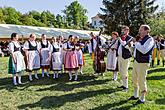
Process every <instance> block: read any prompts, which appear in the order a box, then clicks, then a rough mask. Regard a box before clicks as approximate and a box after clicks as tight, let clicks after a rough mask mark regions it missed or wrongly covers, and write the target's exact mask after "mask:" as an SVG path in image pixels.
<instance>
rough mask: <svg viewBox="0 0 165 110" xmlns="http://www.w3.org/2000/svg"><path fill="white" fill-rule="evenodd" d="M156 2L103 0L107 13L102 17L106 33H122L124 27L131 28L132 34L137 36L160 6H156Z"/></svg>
mask: <svg viewBox="0 0 165 110" xmlns="http://www.w3.org/2000/svg"><path fill="white" fill-rule="evenodd" d="M154 2H155V0H103V5H104V6H105V8H101V10H102V11H103V12H104V13H105V14H102V15H100V17H101V18H102V19H103V21H104V24H105V29H106V31H105V33H107V34H110V33H111V32H112V31H120V27H121V26H122V25H128V26H130V28H131V34H132V35H134V36H135V35H136V34H137V32H138V28H139V26H140V25H141V24H145V23H147V19H148V17H150V16H151V15H152V14H153V13H154V12H155V10H156V9H157V8H158V6H154V5H153V3H154Z"/></svg>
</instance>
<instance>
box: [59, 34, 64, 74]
mask: <svg viewBox="0 0 165 110" xmlns="http://www.w3.org/2000/svg"><path fill="white" fill-rule="evenodd" d="M58 44H59V46H60V50H59V51H60V52H61V55H62V63H63V64H64V57H65V50H63V48H64V37H63V36H59V37H58ZM64 73H66V72H65V70H64Z"/></svg>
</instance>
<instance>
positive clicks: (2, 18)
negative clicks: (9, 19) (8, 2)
mask: <svg viewBox="0 0 165 110" xmlns="http://www.w3.org/2000/svg"><path fill="white" fill-rule="evenodd" d="M0 23H5V21H4V15H3V9H2V8H0Z"/></svg>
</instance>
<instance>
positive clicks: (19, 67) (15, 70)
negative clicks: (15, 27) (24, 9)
mask: <svg viewBox="0 0 165 110" xmlns="http://www.w3.org/2000/svg"><path fill="white" fill-rule="evenodd" d="M11 40H12V41H11V42H10V43H9V51H10V53H11V55H10V58H9V68H8V73H9V74H13V84H14V85H17V81H16V76H18V83H19V84H21V73H22V71H23V70H25V68H26V67H25V62H24V57H23V55H22V53H21V50H20V49H21V46H20V44H19V42H18V35H17V33H12V34H11Z"/></svg>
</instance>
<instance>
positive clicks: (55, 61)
mask: <svg viewBox="0 0 165 110" xmlns="http://www.w3.org/2000/svg"><path fill="white" fill-rule="evenodd" d="M52 41H53V43H52V46H51V52H52V62H51V63H52V70H53V71H54V77H53V78H54V79H55V78H58V72H59V71H61V70H62V64H63V63H62V53H61V52H60V44H59V43H58V42H56V37H53V38H52Z"/></svg>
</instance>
